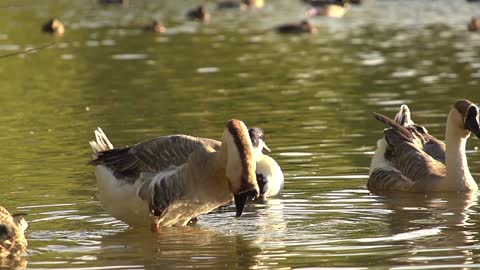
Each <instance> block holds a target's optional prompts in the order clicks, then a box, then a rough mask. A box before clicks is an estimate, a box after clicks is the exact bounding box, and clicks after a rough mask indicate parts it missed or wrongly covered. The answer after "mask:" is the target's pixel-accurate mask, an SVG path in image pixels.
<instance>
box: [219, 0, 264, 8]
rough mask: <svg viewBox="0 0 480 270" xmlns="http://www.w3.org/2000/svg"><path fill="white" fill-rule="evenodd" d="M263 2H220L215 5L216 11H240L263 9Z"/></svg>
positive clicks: (245, 0)
mask: <svg viewBox="0 0 480 270" xmlns="http://www.w3.org/2000/svg"><path fill="white" fill-rule="evenodd" d="M264 5H265V2H264V1H263V0H240V1H222V2H220V3H218V4H217V8H218V9H241V10H249V9H252V8H257V9H260V8H263V6H264Z"/></svg>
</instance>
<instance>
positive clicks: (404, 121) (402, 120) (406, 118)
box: [394, 104, 415, 127]
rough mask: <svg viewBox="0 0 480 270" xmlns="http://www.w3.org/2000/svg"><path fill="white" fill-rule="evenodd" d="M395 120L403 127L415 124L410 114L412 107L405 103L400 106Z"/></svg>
mask: <svg viewBox="0 0 480 270" xmlns="http://www.w3.org/2000/svg"><path fill="white" fill-rule="evenodd" d="M394 120H395V122H397V123H398V124H400V125H401V126H403V127H407V126H410V125H413V124H415V123H414V122H413V120H412V116H411V114H410V109H409V108H408V106H407V105H405V104H403V105H402V106H400V111H399V112H398V113H397V114H396V115H395V119H394Z"/></svg>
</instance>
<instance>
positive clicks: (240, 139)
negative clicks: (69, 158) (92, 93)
mask: <svg viewBox="0 0 480 270" xmlns="http://www.w3.org/2000/svg"><path fill="white" fill-rule="evenodd" d="M95 136H96V141H93V142H90V145H91V147H92V150H93V151H94V160H93V161H91V162H90V163H89V164H91V165H95V166H96V169H95V174H96V176H97V188H98V193H97V196H98V198H99V199H100V202H101V203H102V206H103V207H104V208H105V209H106V210H107V211H108V212H109V213H110V214H111V215H112V216H114V217H116V218H118V219H120V220H123V221H125V222H126V223H128V224H129V225H131V226H134V227H138V226H144V224H145V223H147V222H149V223H150V224H151V225H152V230H155V231H156V230H158V227H159V226H172V225H186V224H187V223H188V221H189V220H191V219H192V218H195V217H197V216H198V215H201V214H204V213H207V212H209V211H211V210H213V209H215V208H217V207H219V206H221V205H224V204H226V203H228V202H229V201H231V200H232V197H233V198H234V200H235V205H236V207H237V213H236V214H237V216H240V215H241V214H242V211H243V207H244V205H245V203H246V200H247V198H249V197H257V196H258V194H259V188H258V184H257V181H256V175H255V168H256V160H254V158H253V146H252V143H251V141H250V139H249V137H248V130H247V128H246V126H245V124H244V123H243V122H242V121H239V120H236V119H232V120H230V121H228V123H227V125H226V126H225V129H224V134H223V137H222V142H218V141H215V140H211V139H206V138H196V137H192V136H187V135H171V136H163V137H159V138H157V139H154V140H151V141H148V142H145V143H140V144H137V145H134V146H131V147H124V148H118V149H115V148H113V145H112V144H111V143H110V141H109V140H108V138H107V137H106V135H105V134H104V133H103V131H102V130H101V129H99V130H97V131H96V132H95Z"/></svg>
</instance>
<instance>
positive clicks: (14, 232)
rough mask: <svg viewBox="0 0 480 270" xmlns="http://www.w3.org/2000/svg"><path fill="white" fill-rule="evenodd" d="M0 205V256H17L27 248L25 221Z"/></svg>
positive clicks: (26, 225)
mask: <svg viewBox="0 0 480 270" xmlns="http://www.w3.org/2000/svg"><path fill="white" fill-rule="evenodd" d="M18 216H19V215H11V214H10V212H8V210H7V209H5V208H4V207H2V206H0V258H5V257H11V256H17V255H19V254H20V253H22V252H25V251H26V250H27V239H26V238H25V233H24V232H25V230H26V229H27V227H28V224H27V222H26V221H25V219H24V218H23V217H20V218H18Z"/></svg>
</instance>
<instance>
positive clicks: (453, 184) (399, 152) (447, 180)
mask: <svg viewBox="0 0 480 270" xmlns="http://www.w3.org/2000/svg"><path fill="white" fill-rule="evenodd" d="M405 109H406V110H405ZM374 117H375V118H376V119H377V120H379V121H381V122H383V123H385V124H387V125H388V126H389V127H390V128H388V129H386V130H385V131H384V137H383V138H382V139H380V140H379V141H378V143H377V150H376V152H375V155H374V157H373V158H372V164H371V167H370V177H369V181H368V184H367V186H368V188H369V189H370V190H371V191H376V192H378V191H408V192H432V191H433V192H435V191H472V190H477V184H476V183H475V181H474V180H473V177H472V176H471V174H470V171H469V169H468V165H467V161H466V155H465V143H466V140H467V138H468V137H469V135H470V132H473V133H474V134H475V135H476V136H477V137H479V136H480V128H479V126H478V122H479V120H478V108H477V106H476V105H475V104H473V103H471V102H470V101H468V100H460V101H458V102H456V103H455V104H454V106H453V107H452V109H451V110H450V113H449V116H448V119H447V131H446V140H447V144H444V143H443V142H441V141H440V140H438V139H437V138H435V137H433V136H432V135H430V134H428V131H427V130H426V129H425V128H424V127H422V126H420V125H416V124H415V123H414V122H413V121H412V120H411V118H410V111H409V110H408V107H406V106H405V108H404V107H403V106H402V107H401V109H400V112H399V113H398V114H397V116H396V117H395V120H392V119H390V118H388V117H386V116H383V115H380V114H374ZM449 149H450V150H449Z"/></svg>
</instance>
